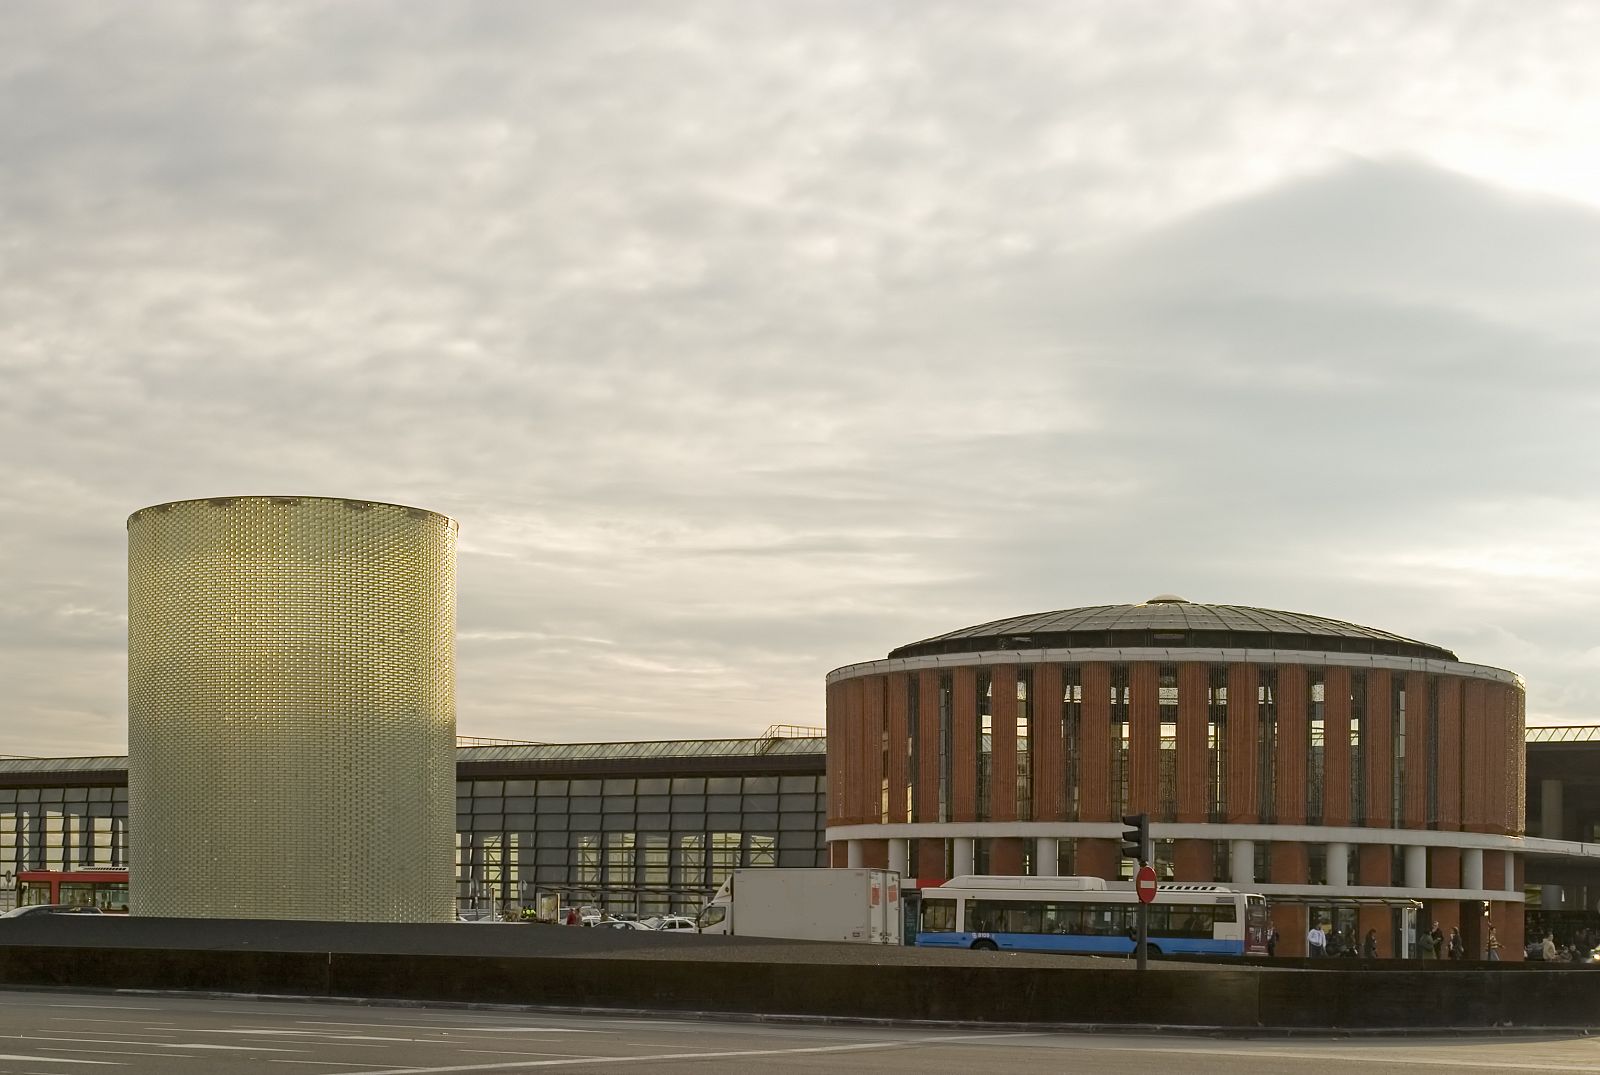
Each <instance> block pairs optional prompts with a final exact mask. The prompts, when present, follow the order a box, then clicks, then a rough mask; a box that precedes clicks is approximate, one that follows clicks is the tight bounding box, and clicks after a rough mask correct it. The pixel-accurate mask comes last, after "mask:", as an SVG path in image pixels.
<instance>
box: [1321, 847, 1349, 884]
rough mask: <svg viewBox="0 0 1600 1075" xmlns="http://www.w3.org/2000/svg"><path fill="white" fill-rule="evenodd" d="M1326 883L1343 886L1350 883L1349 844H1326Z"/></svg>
mask: <svg viewBox="0 0 1600 1075" xmlns="http://www.w3.org/2000/svg"><path fill="white" fill-rule="evenodd" d="M1327 863H1328V884H1330V885H1337V886H1339V887H1341V888H1342V887H1344V886H1345V885H1347V884H1349V883H1350V845H1349V844H1329V845H1328V857H1327Z"/></svg>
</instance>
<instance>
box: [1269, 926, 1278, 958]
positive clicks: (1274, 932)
mask: <svg viewBox="0 0 1600 1075" xmlns="http://www.w3.org/2000/svg"><path fill="white" fill-rule="evenodd" d="M1277 954H1278V927H1277V926H1268V927H1267V955H1268V956H1275V955H1277Z"/></svg>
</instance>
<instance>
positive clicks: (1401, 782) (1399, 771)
mask: <svg viewBox="0 0 1600 1075" xmlns="http://www.w3.org/2000/svg"><path fill="white" fill-rule="evenodd" d="M1389 699H1390V702H1389V712H1391V713H1393V714H1394V718H1393V719H1392V720H1391V721H1390V722H1389V739H1390V748H1391V749H1390V754H1391V758H1390V760H1391V763H1392V764H1391V765H1390V770H1389V772H1390V779H1389V823H1390V824H1391V825H1393V826H1394V827H1395V828H1399V827H1400V820H1401V818H1403V817H1404V816H1405V815H1404V813H1403V812H1402V811H1403V810H1404V808H1405V802H1406V677H1405V676H1399V675H1392V676H1390V677H1389Z"/></svg>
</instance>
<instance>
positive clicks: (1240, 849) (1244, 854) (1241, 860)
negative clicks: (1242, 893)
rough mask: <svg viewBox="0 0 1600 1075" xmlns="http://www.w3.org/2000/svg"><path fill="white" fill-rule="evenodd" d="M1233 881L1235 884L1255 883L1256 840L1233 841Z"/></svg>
mask: <svg viewBox="0 0 1600 1075" xmlns="http://www.w3.org/2000/svg"><path fill="white" fill-rule="evenodd" d="M1231 850H1232V852H1233V863H1232V865H1233V883H1234V884H1236V885H1253V884H1255V883H1256V842H1255V841H1254V840H1235V841H1233V847H1232V849H1231Z"/></svg>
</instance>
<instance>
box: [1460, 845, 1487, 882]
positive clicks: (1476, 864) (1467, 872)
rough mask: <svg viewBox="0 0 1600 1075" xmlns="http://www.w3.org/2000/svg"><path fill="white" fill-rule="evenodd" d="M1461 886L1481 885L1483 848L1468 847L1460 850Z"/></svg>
mask: <svg viewBox="0 0 1600 1075" xmlns="http://www.w3.org/2000/svg"><path fill="white" fill-rule="evenodd" d="M1461 887H1462V888H1482V887H1483V848H1481V847H1469V848H1466V849H1464V850H1463V851H1462V852H1461Z"/></svg>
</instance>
